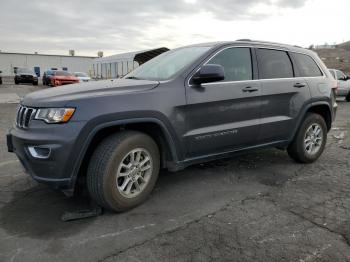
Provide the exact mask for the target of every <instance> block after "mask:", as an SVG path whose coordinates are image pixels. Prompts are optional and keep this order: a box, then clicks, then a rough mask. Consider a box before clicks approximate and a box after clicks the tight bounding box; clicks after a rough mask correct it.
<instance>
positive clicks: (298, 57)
mask: <svg viewBox="0 0 350 262" xmlns="http://www.w3.org/2000/svg"><path fill="white" fill-rule="evenodd" d="M292 54H293V57H294V59H295V61H296V63H297V67H298V71H299V76H301V77H317V76H322V75H323V74H322V71H321V70H320V68H319V67H318V65H317V64H316V62H315V61H314V59H312V58H311V57H310V56H308V55H304V54H299V53H292Z"/></svg>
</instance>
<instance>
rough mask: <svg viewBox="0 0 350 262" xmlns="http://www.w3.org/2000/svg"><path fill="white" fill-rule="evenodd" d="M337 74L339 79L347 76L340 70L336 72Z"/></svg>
mask: <svg viewBox="0 0 350 262" xmlns="http://www.w3.org/2000/svg"><path fill="white" fill-rule="evenodd" d="M336 74H337V79H342V78H344V77H345V75H344V74H343V72H341V71H339V70H337V71H336Z"/></svg>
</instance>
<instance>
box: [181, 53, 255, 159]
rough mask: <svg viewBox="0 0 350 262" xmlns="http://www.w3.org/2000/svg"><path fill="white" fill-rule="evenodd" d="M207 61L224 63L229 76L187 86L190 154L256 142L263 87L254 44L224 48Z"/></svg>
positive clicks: (234, 147) (240, 146)
mask: <svg viewBox="0 0 350 262" xmlns="http://www.w3.org/2000/svg"><path fill="white" fill-rule="evenodd" d="M205 64H219V65H221V66H222V67H223V68H224V71H225V79H224V80H222V81H218V82H212V83H206V84H201V85H191V84H189V85H188V86H187V87H186V99H187V105H186V125H187V132H186V133H185V134H184V136H183V139H184V141H185V144H186V146H187V152H186V157H188V158H193V157H197V156H203V155H211V154H215V153H222V152H225V151H232V150H236V149H241V148H245V147H249V146H253V145H255V144H256V142H257V141H256V139H257V137H258V134H259V129H260V113H259V110H260V107H261V102H260V95H261V87H260V82H259V81H257V80H254V72H253V71H254V70H253V57H252V50H251V48H249V47H230V48H224V49H222V50H221V51H219V52H218V53H217V54H216V55H214V57H212V58H211V59H209V61H207V62H206V63H205Z"/></svg>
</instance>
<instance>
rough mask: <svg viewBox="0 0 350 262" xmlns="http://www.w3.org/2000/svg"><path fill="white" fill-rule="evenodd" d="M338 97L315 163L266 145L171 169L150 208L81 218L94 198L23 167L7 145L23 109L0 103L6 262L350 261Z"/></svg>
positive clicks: (343, 125) (0, 226)
mask: <svg viewBox="0 0 350 262" xmlns="http://www.w3.org/2000/svg"><path fill="white" fill-rule="evenodd" d="M0 89H2V90H1V92H0V95H1V93H2V92H4V91H3V90H4V89H3V87H1V88H0ZM5 89H7V90H9V91H11V92H13V90H12V87H11V86H8V87H5ZM24 90H25V89H24ZM24 90H21V92H24ZM28 90H29V89H28ZM31 90H32V89H30V91H31ZM338 103H339V109H338V115H337V120H336V122H335V123H334V128H333V129H332V130H331V131H330V133H329V134H328V143H327V147H326V149H325V152H324V153H323V155H322V156H321V158H320V159H319V160H318V161H317V162H316V163H313V164H309V165H302V164H297V163H295V162H293V161H292V160H291V159H290V158H289V157H288V155H287V154H286V152H284V151H280V150H277V149H264V150H257V151H254V152H249V153H246V154H244V155H240V156H237V157H234V158H230V159H224V160H218V161H214V162H210V163H206V164H201V165H196V166H192V167H189V168H187V169H186V170H183V171H181V172H178V173H168V172H164V171H163V172H162V173H161V175H160V178H159V181H158V183H157V185H156V188H155V190H154V191H153V193H152V195H151V196H150V197H149V199H148V200H147V202H145V203H144V204H143V205H141V206H139V207H137V208H135V209H133V210H131V211H129V212H125V213H121V214H113V213H108V212H106V213H105V214H104V215H102V216H99V217H96V218H90V219H84V220H78V221H72V222H61V221H60V215H61V214H62V213H63V212H64V211H66V210H68V211H72V210H76V209H78V208H82V207H86V206H87V204H88V203H87V202H88V201H87V199H84V198H79V197H74V198H66V197H65V196H64V195H63V194H61V193H60V192H57V191H53V190H51V189H49V188H47V187H46V186H43V185H38V184H37V183H36V182H34V181H32V180H31V179H30V178H29V177H28V176H27V175H26V174H25V173H24V172H23V170H22V168H21V166H20V164H19V162H18V161H17V160H16V158H15V156H14V155H12V154H9V153H7V152H6V147H5V134H6V132H7V129H8V128H9V127H10V126H11V122H12V120H13V118H14V114H15V108H16V105H15V104H0V109H1V112H2V118H1V119H0V148H1V150H0V261H106V262H110V261H118V262H119V261H214V260H215V261H300V262H306V261H350V218H349V212H350V211H349V210H350V168H349V165H350V162H349V157H350V133H349V130H350V117H349V116H350V103H346V102H344V101H342V100H339V101H338Z"/></svg>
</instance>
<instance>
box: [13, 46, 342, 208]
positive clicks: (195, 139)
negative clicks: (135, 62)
mask: <svg viewBox="0 0 350 262" xmlns="http://www.w3.org/2000/svg"><path fill="white" fill-rule="evenodd" d="M333 85H335V83H334V79H333V78H332V76H331V75H330V73H329V71H328V70H327V68H326V67H325V65H324V64H323V63H322V61H321V60H320V59H319V58H318V57H317V55H316V54H315V53H314V52H312V51H309V50H306V49H302V48H299V47H294V46H287V45H281V44H275V43H269V42H257V41H249V40H244V41H235V42H220V43H209V44H208V43H207V44H198V45H192V46H187V47H182V48H178V49H174V50H171V51H168V52H166V53H163V54H161V55H160V56H158V57H156V58H154V59H152V60H150V61H149V62H147V63H145V64H143V65H142V66H140V67H139V68H137V69H136V70H134V71H133V72H131V73H129V74H128V75H126V76H125V77H124V78H122V79H115V80H106V81H99V82H90V83H86V84H79V85H74V86H72V85H70V86H66V87H60V88H57V89H48V90H43V91H38V92H34V93H31V94H29V95H27V96H26V97H24V98H23V100H22V101H21V104H20V107H19V109H18V113H17V119H16V121H15V125H14V126H13V128H12V129H11V130H10V133H9V135H8V136H7V141H8V150H9V151H10V152H15V153H16V155H17V156H18V158H19V159H20V161H21V163H22V164H23V166H24V167H25V169H26V170H27V171H28V173H29V174H30V175H31V176H32V177H33V179H35V180H37V181H39V182H42V183H46V184H49V185H51V186H53V187H54V188H59V189H62V190H63V191H64V192H65V193H66V194H68V195H71V194H72V193H73V190H74V188H75V186H76V184H77V183H76V182H77V181H78V180H79V181H81V180H82V181H85V182H86V183H85V184H86V186H87V189H88V191H89V193H90V195H91V197H92V199H94V200H95V201H96V202H97V203H98V204H99V205H101V206H103V207H105V208H108V209H111V210H114V211H122V210H126V209H129V208H132V207H134V206H136V205H138V204H140V203H141V202H142V201H144V200H145V199H146V197H147V196H148V195H149V194H150V192H151V191H152V189H153V187H154V185H155V183H156V181H157V177H158V172H159V169H160V168H166V169H168V170H170V171H176V170H180V169H183V168H185V167H186V166H189V165H192V164H195V163H200V162H204V161H209V160H213V159H217V158H221V157H227V156H230V155H232V154H234V153H236V152H240V151H243V150H249V149H256V148H262V147H278V148H282V149H286V150H287V152H288V154H289V155H290V156H291V157H292V158H293V159H294V160H296V161H297V162H302V163H311V162H313V161H315V160H316V159H317V158H318V157H319V156H320V155H321V153H322V151H323V150H324V147H325V144H326V140H327V132H328V131H329V130H330V129H331V125H332V121H333V120H334V117H335V109H336V103H335V100H334V95H333V92H332V87H333ZM78 178H79V179H78ZM79 184H80V183H79Z"/></svg>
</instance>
